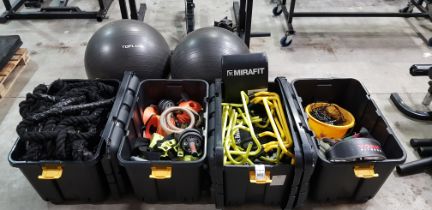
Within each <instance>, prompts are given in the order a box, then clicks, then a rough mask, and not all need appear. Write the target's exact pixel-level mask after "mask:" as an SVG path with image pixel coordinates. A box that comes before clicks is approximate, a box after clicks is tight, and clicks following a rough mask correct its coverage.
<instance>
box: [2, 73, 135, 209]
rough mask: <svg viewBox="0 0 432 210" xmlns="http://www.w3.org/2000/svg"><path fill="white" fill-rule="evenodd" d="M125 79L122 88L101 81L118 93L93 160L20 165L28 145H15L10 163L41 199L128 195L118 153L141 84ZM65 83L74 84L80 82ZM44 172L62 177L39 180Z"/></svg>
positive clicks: (55, 200) (82, 199)
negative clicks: (24, 177) (59, 172)
mask: <svg viewBox="0 0 432 210" xmlns="http://www.w3.org/2000/svg"><path fill="white" fill-rule="evenodd" d="M125 75H126V76H125V77H124V79H123V82H122V83H121V85H120V84H119V81H116V80H100V81H102V82H104V83H106V84H110V85H114V86H115V87H116V88H117V89H118V90H117V95H116V100H115V102H114V104H113V108H112V110H111V112H110V114H109V116H108V118H107V123H106V126H105V128H104V129H103V131H102V132H101V134H100V137H101V139H100V142H99V144H98V146H97V152H96V153H95V156H94V158H93V159H92V160H90V161H55V160H53V161H18V158H19V157H20V156H21V155H22V154H23V152H24V151H25V145H24V142H23V141H20V139H18V140H17V141H16V143H15V144H14V146H13V147H12V150H11V152H10V153H9V163H10V164H11V165H12V166H13V167H17V168H19V169H20V170H21V172H22V173H23V174H24V175H25V176H26V178H27V179H28V180H29V182H30V183H31V184H32V186H33V188H34V189H35V190H36V191H37V192H38V194H39V195H40V196H41V198H42V199H44V200H46V201H51V202H53V203H61V202H65V201H79V202H98V201H102V200H103V199H104V198H106V196H107V195H108V194H109V193H111V195H112V196H114V197H118V196H119V195H121V194H122V193H124V192H125V191H126V183H125V180H124V179H123V174H122V173H124V172H123V171H122V169H121V168H120V167H118V161H117V150H118V147H119V144H120V141H119V138H118V136H124V135H125V130H124V126H125V122H126V121H125V120H124V119H123V118H122V116H125V114H124V113H129V112H130V111H129V110H130V107H131V105H132V102H133V96H134V95H135V92H134V90H136V87H137V85H138V83H139V80H138V79H137V78H133V75H131V74H125ZM63 81H64V82H71V83H72V82H77V81H81V80H63ZM119 86H120V87H119ZM50 91H51V87H50ZM126 117H127V115H126ZM43 168H44V170H50V169H53V170H60V171H62V175H61V177H60V178H58V179H51V180H42V179H39V178H38V176H39V175H41V173H42V170H43Z"/></svg>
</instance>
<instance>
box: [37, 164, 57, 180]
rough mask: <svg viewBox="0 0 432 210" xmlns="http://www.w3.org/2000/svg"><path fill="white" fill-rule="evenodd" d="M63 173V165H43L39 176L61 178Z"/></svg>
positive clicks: (39, 177) (41, 177) (42, 177)
mask: <svg viewBox="0 0 432 210" xmlns="http://www.w3.org/2000/svg"><path fill="white" fill-rule="evenodd" d="M62 174H63V168H62V167H61V166H42V174H41V175H39V176H38V179H46V180H49V179H60V177H61V176H62Z"/></svg>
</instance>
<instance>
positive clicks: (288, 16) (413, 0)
mask: <svg viewBox="0 0 432 210" xmlns="http://www.w3.org/2000/svg"><path fill="white" fill-rule="evenodd" d="M276 3H277V6H276V7H274V8H273V15H275V16H279V15H280V14H282V13H283V14H284V16H285V21H286V24H287V27H288V30H287V31H286V32H285V35H284V36H283V37H282V38H281V40H280V44H281V46H283V47H286V46H289V45H290V44H291V43H292V39H293V36H294V35H295V30H294V27H293V25H292V22H293V18H294V17H404V18H408V17H417V18H429V19H430V20H431V21H432V0H408V4H407V6H406V7H404V8H402V9H400V10H399V13H397V12H393V13H391V12H386V13H384V12H294V9H295V5H296V0H291V2H290V6H289V10H288V9H287V7H286V0H276ZM423 3H424V4H425V6H423ZM414 8H417V10H419V12H416V13H414V12H413V10H414ZM428 45H429V46H432V38H430V39H429V40H428Z"/></svg>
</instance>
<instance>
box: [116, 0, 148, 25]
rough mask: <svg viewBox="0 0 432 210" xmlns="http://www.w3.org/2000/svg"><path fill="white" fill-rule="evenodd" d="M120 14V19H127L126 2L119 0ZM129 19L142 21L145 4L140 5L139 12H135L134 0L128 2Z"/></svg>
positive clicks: (145, 9)
mask: <svg viewBox="0 0 432 210" xmlns="http://www.w3.org/2000/svg"><path fill="white" fill-rule="evenodd" d="M119 6H120V12H121V16H122V19H129V17H128V11H127V5H126V0H119ZM129 10H130V13H131V14H130V19H132V20H140V21H144V17H145V13H146V11H147V5H146V4H145V3H142V4H140V7H139V10H137V7H136V2H135V0H129Z"/></svg>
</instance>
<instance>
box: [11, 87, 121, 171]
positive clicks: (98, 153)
mask: <svg viewBox="0 0 432 210" xmlns="http://www.w3.org/2000/svg"><path fill="white" fill-rule="evenodd" d="M61 80H62V81H69V82H78V81H107V82H113V83H117V85H118V86H117V93H116V94H115V96H116V99H115V100H117V95H118V94H119V91H120V86H121V83H120V81H119V80H115V79H90V80H89V79H61ZM54 81H57V80H54ZM54 81H53V82H54ZM51 84H52V82H51ZM51 84H50V85H49V87H48V91H49V90H50V88H51ZM114 103H115V101H114V102H113V104H114ZM112 112H114V110H113V108H111V111H110V112H109V114H108V116H107V122H106V123H105V126H104V129H102V130H101V132H100V133H99V137H100V140H99V143H98V145H97V149H96V152H95V154H96V155H93V157H92V158H91V159H90V160H86V161H76V160H39V161H26V160H14V159H13V158H12V153H13V152H14V151H15V149H16V147H17V145H18V143H19V141H20V140H21V139H20V138H19V137H18V138H17V140H16V141H15V143H14V145H13V146H12V149H11V150H10V151H9V154H8V162H9V164H10V165H11V166H13V167H17V168H19V166H21V165H74V164H80V165H82V164H86V165H95V164H97V162H98V161H99V160H100V158H101V150H102V146H103V143H104V142H105V141H106V139H103V138H102V134H103V133H104V131H105V129H108V120H110V119H109V116H110V115H111V113H112Z"/></svg>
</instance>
